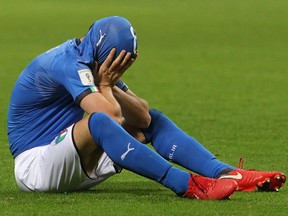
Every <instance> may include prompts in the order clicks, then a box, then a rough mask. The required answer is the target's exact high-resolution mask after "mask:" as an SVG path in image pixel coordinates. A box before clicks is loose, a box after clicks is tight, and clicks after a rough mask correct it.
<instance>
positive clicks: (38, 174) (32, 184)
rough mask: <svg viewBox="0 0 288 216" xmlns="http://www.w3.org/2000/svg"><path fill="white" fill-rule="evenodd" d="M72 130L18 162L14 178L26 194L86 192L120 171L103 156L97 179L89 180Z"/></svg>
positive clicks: (29, 153) (25, 155)
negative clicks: (32, 192) (38, 192)
mask: <svg viewBox="0 0 288 216" xmlns="http://www.w3.org/2000/svg"><path fill="white" fill-rule="evenodd" d="M73 126H74V125H72V126H70V127H69V128H67V129H66V130H64V131H62V132H61V134H60V135H59V136H57V137H56V138H55V139H54V140H53V141H52V142H51V143H50V144H49V145H45V146H39V147H35V148H32V149H29V150H27V151H25V152H23V153H21V154H20V155H18V156H17V157H16V158H15V178H16V181H17V184H18V185H19V187H20V188H21V189H22V190H23V191H41V192H69V191H76V190H84V189H88V188H90V187H93V186H95V185H97V184H99V183H101V182H102V181H104V180H106V179H107V178H109V177H110V176H112V175H114V174H116V173H119V172H120V171H121V169H119V168H118V167H117V166H115V164H114V162H113V161H112V160H111V159H110V158H109V157H108V156H107V155H106V153H103V155H102V156H101V158H100V160H99V161H98V166H97V167H96V168H95V173H94V174H95V175H93V176H87V174H86V172H85V171H84V170H83V169H82V166H81V161H80V157H79V155H78V153H77V150H76V148H75V146H74V143H73V138H72V130H73Z"/></svg>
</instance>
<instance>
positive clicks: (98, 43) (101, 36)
mask: <svg viewBox="0 0 288 216" xmlns="http://www.w3.org/2000/svg"><path fill="white" fill-rule="evenodd" d="M99 33H100V38H99V40H98V42H97V43H96V46H97V47H98V46H99V45H100V43H101V42H102V40H103V38H104V36H105V35H106V34H103V35H102V31H101V30H99Z"/></svg>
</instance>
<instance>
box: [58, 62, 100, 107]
mask: <svg viewBox="0 0 288 216" xmlns="http://www.w3.org/2000/svg"><path fill="white" fill-rule="evenodd" d="M62 74H63V77H61V78H58V80H59V79H60V81H61V83H62V85H63V86H64V87H65V89H66V90H67V91H68V92H69V93H70V94H71V96H72V97H73V99H74V101H75V103H77V104H79V103H80V101H81V100H82V99H83V98H84V97H85V96H87V95H88V94H91V93H93V92H98V91H99V90H98V88H97V86H96V85H95V83H94V77H93V75H92V71H91V69H90V68H89V67H88V66H86V65H82V64H79V63H74V64H73V63H72V64H70V65H67V66H66V67H64V68H63V71H62Z"/></svg>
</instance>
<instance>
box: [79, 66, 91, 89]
mask: <svg viewBox="0 0 288 216" xmlns="http://www.w3.org/2000/svg"><path fill="white" fill-rule="evenodd" d="M78 74H79V77H80V80H81V82H82V84H83V85H85V86H89V85H94V77H93V75H92V72H91V70H90V69H82V70H78Z"/></svg>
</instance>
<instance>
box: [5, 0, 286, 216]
mask: <svg viewBox="0 0 288 216" xmlns="http://www.w3.org/2000/svg"><path fill="white" fill-rule="evenodd" d="M287 8H288V2H287V1H285V0H274V1H272V0H242V1H231V0H222V1H208V0H197V1H195V0H178V1H176V0H171V1H164V0H159V1H151V0H147V1H132V0H122V1H111V0H106V1H92V0H87V1H82V2H81V1H80V2H79V1H74V0H70V1H67V0H62V1H53V0H47V1H36V0H27V1H20V0H11V1H4V0H1V2H0V29H1V34H0V41H1V43H0V50H1V51H0V62H1V67H0V88H1V93H0V101H1V102H2V106H1V108H0V121H1V125H0V145H1V148H0V212H1V215H60V214H67V215H72V214H73V215H96V214H97V215H103V216H104V215H245V216H248V215H287V214H288V207H287V203H288V189H287V185H286V186H284V188H282V190H281V191H280V192H279V193H236V194H235V195H234V196H233V197H232V199H231V200H230V201H198V200H188V199H181V198H178V197H176V196H175V195H174V194H173V193H172V192H171V191H169V190H168V189H165V188H163V187H162V186H161V185H159V184H158V183H155V182H152V181H150V180H147V179H145V178H143V177H140V176H137V175H135V174H133V173H131V172H128V171H124V172H123V173H122V174H120V175H118V176H115V177H113V178H111V179H109V180H108V181H107V182H105V183H103V184H101V185H99V187H96V188H93V189H92V190H91V191H88V192H85V193H68V194H42V193H23V192H21V191H20V190H19V189H18V188H17V186H16V183H15V180H14V174H13V159H12V157H11V156H10V153H9V147H8V140H7V135H6V118H7V117H6V116H7V108H8V103H9V97H10V94H11V90H12V88H13V84H14V82H15V80H16V78H17V76H18V74H19V73H20V72H21V70H22V69H23V68H24V67H25V66H26V64H27V63H28V62H29V61H30V60H32V59H33V58H34V57H35V56H36V55H38V54H40V53H41V52H43V51H45V50H48V49H49V48H51V47H53V46H56V45H58V44H59V43H62V42H63V41H65V40H67V39H68V38H73V37H81V36H82V35H84V34H85V32H86V30H87V28H88V27H89V26H90V24H91V23H92V22H93V21H94V20H96V19H98V18H101V17H104V16H108V15H121V16H125V17H127V18H128V19H129V20H130V21H131V22H132V23H133V25H134V27H135V29H136V30H137V34H138V38H139V51H140V56H139V59H138V60H137V62H136V64H135V65H134V66H133V67H132V68H131V70H130V71H129V72H128V73H127V74H125V75H124V80H125V81H126V82H127V83H128V85H129V86H130V88H132V89H133V90H134V91H135V92H136V93H137V94H139V95H140V96H142V97H143V98H146V99H147V100H148V101H149V103H150V106H151V107H154V108H158V109H160V110H162V111H163V112H165V113H166V114H167V115H168V116H170V117H171V118H172V119H173V120H174V121H175V122H176V123H177V124H178V125H179V126H180V127H181V128H183V129H184V130H185V131H186V132H187V133H189V134H191V135H193V136H194V137H195V138H196V139H198V140H199V141H201V142H202V143H203V144H204V145H205V146H206V147H207V148H208V149H209V150H210V151H212V152H213V153H214V154H216V155H217V157H218V158H219V159H220V160H223V161H225V162H228V163H230V164H232V165H237V161H238V159H239V158H240V157H244V158H245V159H246V161H245V167H246V168H257V169H263V170H280V171H282V172H285V173H286V174H287V173H288V166H287V164H288V145H287V140H288V135H287V131H288V106H287V105H288V97H287V92H288V86H287V83H288V74H287V73H288V71H287V59H288V52H287V50H288V43H287V34H288V30H287V24H288V21H287Z"/></svg>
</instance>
